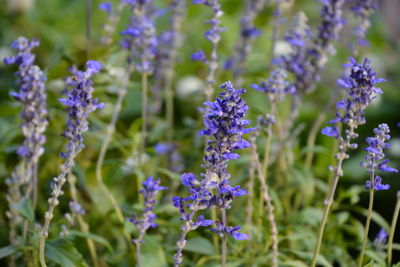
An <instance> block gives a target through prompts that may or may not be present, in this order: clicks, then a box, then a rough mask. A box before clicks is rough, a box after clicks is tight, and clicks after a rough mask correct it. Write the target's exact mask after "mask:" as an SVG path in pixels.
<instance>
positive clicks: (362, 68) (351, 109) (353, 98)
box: [311, 58, 384, 266]
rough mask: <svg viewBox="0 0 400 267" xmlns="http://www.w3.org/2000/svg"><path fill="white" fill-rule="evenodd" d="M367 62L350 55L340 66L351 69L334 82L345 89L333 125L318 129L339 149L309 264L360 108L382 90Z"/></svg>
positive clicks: (361, 115)
mask: <svg viewBox="0 0 400 267" xmlns="http://www.w3.org/2000/svg"><path fill="white" fill-rule="evenodd" d="M370 63H371V62H370V61H369V60H368V59H367V58H366V59H365V60H364V62H363V64H362V65H361V64H358V63H357V62H356V61H355V60H354V59H353V58H350V63H349V64H345V65H344V67H350V68H351V72H350V75H349V76H348V77H345V78H342V79H339V80H338V84H339V85H340V86H342V87H344V88H345V89H346V91H347V96H346V97H345V98H343V99H342V100H341V101H339V102H337V104H336V108H337V109H338V110H339V111H338V112H337V113H336V118H335V119H333V120H331V121H329V122H328V123H329V124H331V125H333V126H328V127H325V128H324V129H322V134H324V135H327V136H331V137H334V138H337V139H338V141H339V152H338V153H337V154H336V155H335V158H336V161H337V164H336V167H330V169H331V170H332V171H334V179H333V180H332V182H331V184H330V188H329V193H328V197H327V199H326V200H325V201H324V204H325V205H326V207H325V211H324V215H323V218H322V220H321V224H320V228H319V232H318V241H317V246H316V248H315V251H314V256H313V260H312V263H311V266H316V262H317V257H318V254H319V250H320V248H321V244H322V238H323V234H324V229H325V225H326V222H327V219H328V215H329V212H330V208H331V206H332V204H333V201H334V196H335V191H336V188H337V185H338V182H339V178H340V177H341V176H343V170H342V164H343V161H344V160H345V159H347V158H348V157H349V155H348V154H347V151H348V150H349V149H355V148H357V144H356V143H352V141H353V140H354V139H355V138H357V137H358V134H357V133H356V132H355V130H356V129H357V127H358V126H359V125H362V124H364V123H365V121H366V120H365V117H364V110H365V109H366V108H367V107H368V105H369V104H370V103H371V102H372V100H373V99H374V98H376V96H377V94H381V93H383V92H382V90H381V89H380V88H377V87H375V85H376V83H379V82H382V81H384V79H381V78H376V73H375V71H374V70H373V69H372V67H371V65H370ZM337 123H342V124H343V125H344V126H345V127H346V126H347V127H346V129H345V134H344V136H342V135H341V134H340V133H339V131H338V128H337V127H336V124H337Z"/></svg>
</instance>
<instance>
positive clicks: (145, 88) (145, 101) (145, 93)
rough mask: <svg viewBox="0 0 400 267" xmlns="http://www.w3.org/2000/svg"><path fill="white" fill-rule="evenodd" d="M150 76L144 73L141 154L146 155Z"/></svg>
mask: <svg viewBox="0 0 400 267" xmlns="http://www.w3.org/2000/svg"><path fill="white" fill-rule="evenodd" d="M147 80H148V74H147V73H146V72H143V73H142V120H143V122H142V143H141V151H140V152H141V153H144V150H145V148H146V137H147V123H148V114H147V111H148V86H147Z"/></svg>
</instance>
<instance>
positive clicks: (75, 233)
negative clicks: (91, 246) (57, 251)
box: [69, 230, 113, 252]
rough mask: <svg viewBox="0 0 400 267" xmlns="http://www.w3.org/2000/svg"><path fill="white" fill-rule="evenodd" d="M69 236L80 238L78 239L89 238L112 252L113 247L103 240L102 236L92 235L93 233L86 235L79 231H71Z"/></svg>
mask: <svg viewBox="0 0 400 267" xmlns="http://www.w3.org/2000/svg"><path fill="white" fill-rule="evenodd" d="M69 234H70V235H71V236H74V237H75V236H78V237H82V238H89V239H92V240H93V241H95V242H97V243H99V244H102V245H104V246H105V247H106V248H107V249H108V250H109V251H110V252H112V250H113V249H112V246H111V245H110V243H109V242H108V241H107V239H105V238H103V237H102V236H99V235H95V234H91V233H84V232H81V231H77V230H70V231H69Z"/></svg>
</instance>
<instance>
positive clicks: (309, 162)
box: [305, 112, 326, 170]
mask: <svg viewBox="0 0 400 267" xmlns="http://www.w3.org/2000/svg"><path fill="white" fill-rule="evenodd" d="M325 117H326V114H325V113H324V112H322V113H319V115H318V118H317V119H316V120H315V121H314V123H313V126H312V128H311V131H310V134H309V135H308V138H307V154H306V161H305V167H306V169H307V170H309V169H310V168H311V166H312V162H313V159H314V151H312V147H313V146H314V145H315V140H316V139H317V135H318V133H319V129H320V128H321V125H322V123H323V122H324V121H325Z"/></svg>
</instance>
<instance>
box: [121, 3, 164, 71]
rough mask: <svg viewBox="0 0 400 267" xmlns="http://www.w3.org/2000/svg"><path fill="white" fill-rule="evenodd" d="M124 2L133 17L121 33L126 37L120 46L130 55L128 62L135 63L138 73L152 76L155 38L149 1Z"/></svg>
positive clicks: (155, 45) (155, 47)
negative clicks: (129, 8)
mask: <svg viewBox="0 0 400 267" xmlns="http://www.w3.org/2000/svg"><path fill="white" fill-rule="evenodd" d="M124 2H125V3H126V4H128V5H129V6H130V7H131V9H132V12H133V15H132V16H131V18H130V23H129V25H128V26H127V28H126V29H125V30H123V31H122V32H121V34H122V35H123V36H126V37H125V39H124V40H123V41H122V42H121V46H122V47H123V48H126V49H127V50H128V51H129V53H131V55H130V57H129V60H130V61H131V62H135V63H136V69H137V70H138V71H139V72H141V73H148V74H152V73H153V71H154V64H153V60H154V58H155V56H156V49H157V37H156V30H155V27H154V23H153V19H152V16H153V15H154V14H153V13H152V10H151V9H150V3H151V1H150V0H146V1H136V0H124Z"/></svg>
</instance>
